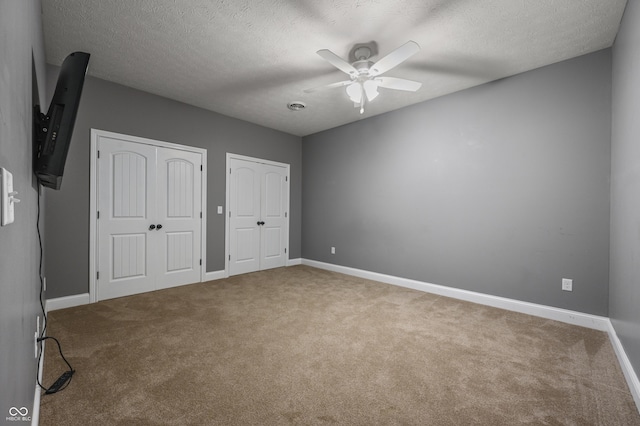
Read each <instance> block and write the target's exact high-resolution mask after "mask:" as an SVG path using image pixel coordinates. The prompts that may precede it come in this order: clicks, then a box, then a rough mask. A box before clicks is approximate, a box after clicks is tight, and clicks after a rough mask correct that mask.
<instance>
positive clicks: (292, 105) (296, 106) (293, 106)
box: [287, 101, 307, 111]
mask: <svg viewBox="0 0 640 426" xmlns="http://www.w3.org/2000/svg"><path fill="white" fill-rule="evenodd" d="M306 107H307V106H306V105H305V103H304V102H298V101H295V102H289V103H288V104H287V108H289V109H290V110H291V111H302V110H303V109H305V108H306Z"/></svg>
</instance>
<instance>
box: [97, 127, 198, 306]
mask: <svg viewBox="0 0 640 426" xmlns="http://www.w3.org/2000/svg"><path fill="white" fill-rule="evenodd" d="M100 137H108V138H112V139H124V140H126V141H129V142H134V143H140V144H145V145H152V146H156V147H161V148H170V149H178V150H181V151H188V152H194V153H197V154H200V155H201V157H202V174H201V179H202V182H201V185H202V194H201V199H202V207H201V209H202V222H201V224H202V226H201V227H200V230H201V235H200V246H201V247H200V254H201V257H202V265H200V281H201V282H203V281H206V279H205V275H206V270H207V267H206V265H207V251H206V250H207V150H206V149H203V148H196V147H192V146H186V145H179V144H175V143H170V142H163V141H158V140H154V139H146V138H141V137H137V136H130V135H125V134H122V133H114V132H108V131H106V130H98V129H91V160H90V167H91V170H90V177H89V178H90V183H89V188H90V190H89V192H90V195H89V302H90V303H95V302H96V296H97V292H96V285H97V283H96V269H97V258H96V257H97V255H98V253H97V247H96V243H97V235H98V217H97V212H98V208H97V206H98V186H97V185H98V179H97V172H98V168H97V165H98V162H97V160H98V148H97V147H98V139H99V138H100Z"/></svg>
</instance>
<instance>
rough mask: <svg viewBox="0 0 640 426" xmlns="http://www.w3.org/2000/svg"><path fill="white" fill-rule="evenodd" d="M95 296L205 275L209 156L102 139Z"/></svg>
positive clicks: (142, 289)
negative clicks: (204, 175) (203, 210)
mask: <svg viewBox="0 0 640 426" xmlns="http://www.w3.org/2000/svg"><path fill="white" fill-rule="evenodd" d="M97 149H98V159H97V208H98V220H97V272H98V274H97V280H96V290H97V300H104V299H110V298H114V297H120V296H127V295H131V294H136V293H142V292H147V291H152V290H158V289H162V288H168V287H174V286H178V285H184V284H190V283H195V282H199V281H200V277H201V227H202V219H201V203H202V193H201V191H202V162H203V158H202V157H203V154H202V153H198V152H190V151H186V150H181V149H175V148H168V147H159V146H154V145H149V144H144V143H136V142H132V141H130V140H126V138H117V137H106V136H101V137H99V139H98V142H97Z"/></svg>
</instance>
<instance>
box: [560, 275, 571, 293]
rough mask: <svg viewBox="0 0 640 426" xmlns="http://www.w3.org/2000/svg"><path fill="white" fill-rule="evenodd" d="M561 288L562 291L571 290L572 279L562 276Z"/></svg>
mask: <svg viewBox="0 0 640 426" xmlns="http://www.w3.org/2000/svg"><path fill="white" fill-rule="evenodd" d="M562 289H563V290H564V291H573V280H570V279H568V278H563V279H562Z"/></svg>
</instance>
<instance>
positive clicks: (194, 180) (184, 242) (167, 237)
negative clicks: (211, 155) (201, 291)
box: [155, 148, 202, 289]
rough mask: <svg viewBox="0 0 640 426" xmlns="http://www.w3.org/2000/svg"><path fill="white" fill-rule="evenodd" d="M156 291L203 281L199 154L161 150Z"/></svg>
mask: <svg viewBox="0 0 640 426" xmlns="http://www.w3.org/2000/svg"><path fill="white" fill-rule="evenodd" d="M157 152H158V157H157V176H158V182H157V188H158V204H157V214H156V217H157V224H156V229H155V230H156V234H157V235H158V236H159V241H158V251H159V256H158V265H157V266H158V279H157V284H156V288H159V289H160V288H167V287H175V286H178V285H184V284H189V283H194V282H198V281H200V227H201V226H202V219H201V217H200V212H201V206H200V203H201V198H200V192H201V170H200V169H201V165H202V158H201V155H200V154H197V153H194V152H187V151H180V150H176V149H167V148H158V151H157Z"/></svg>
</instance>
